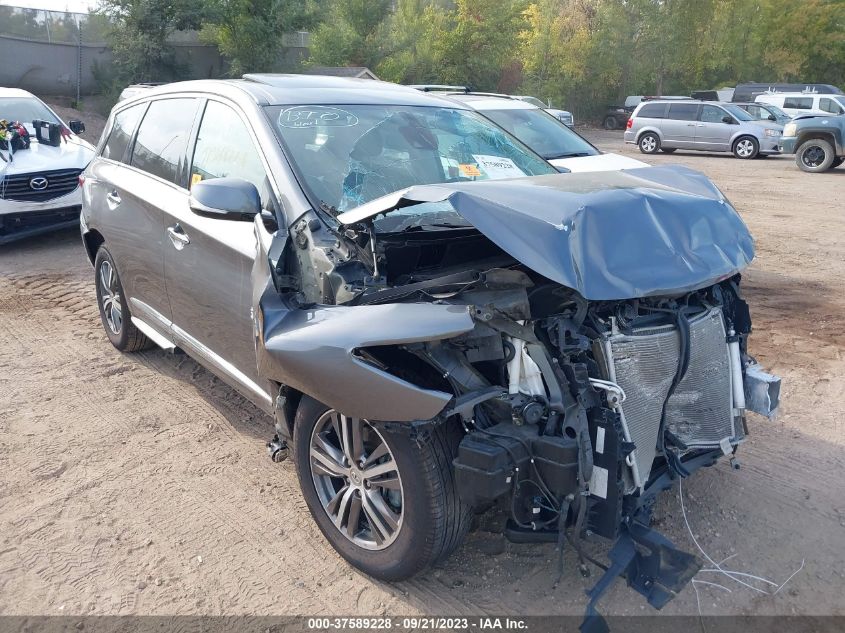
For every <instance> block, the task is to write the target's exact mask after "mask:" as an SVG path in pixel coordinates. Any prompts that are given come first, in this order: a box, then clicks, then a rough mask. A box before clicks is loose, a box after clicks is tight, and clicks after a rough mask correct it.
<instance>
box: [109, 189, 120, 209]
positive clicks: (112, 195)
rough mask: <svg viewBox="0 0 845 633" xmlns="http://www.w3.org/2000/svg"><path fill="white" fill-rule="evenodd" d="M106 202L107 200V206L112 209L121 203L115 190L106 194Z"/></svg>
mask: <svg viewBox="0 0 845 633" xmlns="http://www.w3.org/2000/svg"><path fill="white" fill-rule="evenodd" d="M106 200H108V203H109V206H110V207H111V208H112V209H114V208H115V207H116V206H117V205H119V204H120V203H121V199H120V194H119V193H118V192H117V189H112V190H111V191H109V192H108V193H107V194H106Z"/></svg>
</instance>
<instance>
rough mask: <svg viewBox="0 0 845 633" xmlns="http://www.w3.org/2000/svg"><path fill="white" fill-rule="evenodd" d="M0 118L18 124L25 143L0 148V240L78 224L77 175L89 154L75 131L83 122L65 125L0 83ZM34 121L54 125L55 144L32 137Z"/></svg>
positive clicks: (39, 103)
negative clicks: (13, 148) (27, 141)
mask: <svg viewBox="0 0 845 633" xmlns="http://www.w3.org/2000/svg"><path fill="white" fill-rule="evenodd" d="M2 119H5V120H6V121H8V122H9V123H12V122H14V121H19V122H20V123H22V124H23V126H24V127H25V128H26V129H27V132H29V136H30V146H29V148H27V149H19V150H16V151H15V152H14V153H12V152H10V151H8V149H6V150H4V149H0V244H3V243H6V242H10V241H12V240H15V239H20V238H23V237H28V236H32V235H37V234H40V233H44V232H46V231H50V230H55V229H58V228H65V227H69V226H76V225H78V224H79V211H80V209H81V207H82V191H81V188H80V186H79V175H80V174H81V173H82V170H83V169H85V167H86V166H87V165H88V163H89V162H91V159H92V158H93V157H94V147H93V146H92V145H91V144H90V143H87V142H85V141H83V140H82V139H81V138H79V136H78V134H81V133H82V132H84V131H85V125H84V124H83V123H82V122H81V121H70V122H69V123H67V124H66V123H65V122H64V121H62V120H61V119H60V118H59V116H58V115H57V114H56V113H55V112H53V110H51V109H50V108H49V107H48V106H47V105H46V104H45V103H44V102H43V101H41V100H40V99H38V98H37V97H36V96H35V95H33V94H31V93H29V92H27V91H25V90H19V89H17V88H0V120H2ZM35 120H38V121H44V122H46V123H48V124H56V125H58V126H60V127H59V129H60V130H61V134H60V136H59V139H58V143H57V144H56V145H49V144H47V143H39V142H38V139H37V136H36V131H35V128H34V127H33V123H32V122H33V121H35Z"/></svg>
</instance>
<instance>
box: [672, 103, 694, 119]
mask: <svg viewBox="0 0 845 633" xmlns="http://www.w3.org/2000/svg"><path fill="white" fill-rule="evenodd" d="M697 117H698V104H697V103H672V104H670V105H669V115H668V117H667V118H669V119H675V120H676V121H695V120H696V118H697Z"/></svg>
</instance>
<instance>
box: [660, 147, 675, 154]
mask: <svg viewBox="0 0 845 633" xmlns="http://www.w3.org/2000/svg"><path fill="white" fill-rule="evenodd" d="M676 149H677V148H676V147H661V148H660V151H661V152H663V153H664V154H671V153H672V152H674V151H675V150H676Z"/></svg>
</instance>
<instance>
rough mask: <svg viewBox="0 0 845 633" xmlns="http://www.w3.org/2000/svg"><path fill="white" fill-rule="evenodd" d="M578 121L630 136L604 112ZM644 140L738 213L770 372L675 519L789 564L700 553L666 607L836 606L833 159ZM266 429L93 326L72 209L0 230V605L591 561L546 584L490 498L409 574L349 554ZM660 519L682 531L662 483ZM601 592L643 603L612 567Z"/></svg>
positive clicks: (198, 609) (840, 508)
mask: <svg viewBox="0 0 845 633" xmlns="http://www.w3.org/2000/svg"><path fill="white" fill-rule="evenodd" d="M88 120H90V118H89V119H88ZM87 122H88V121H86V123H87ZM89 129H91V128H89ZM586 135H587V136H588V137H589V138H590V139H591V140H593V142H594V143H596V144H597V145H598V146H599V147H601V148H602V149H604V150H606V151H616V152H621V153H624V154H630V155H637V156H639V153H638V152H637V151H636V150H635V149H632V148H631V147H630V146H629V147H626V146H624V145H623V143H622V136H621V132H604V131H597V130H595V131H594V130H587V131H586ZM90 138H91V139H92V140H93V141H95V140H96V136H94V135H91V137H90ZM649 160H650V162H653V163H659V164H663V163H681V164H685V165H689V166H691V167H693V168H696V169H699V170H701V171H703V172H705V173H706V174H708V175H709V176H710V177H711V178H712V179H713V180H714V181H715V182H716V183H717V185H718V186H719V187H720V188H721V189H722V190H723V191H724V192H725V194H726V195H727V196H728V197H729V198H730V199H731V200H732V201H733V202H734V204H735V205H736V207H737V208H738V209H739V211H740V213H741V214H742V216H743V217H744V219H745V220H746V222H747V223H748V224H749V226H750V228H751V230H752V232H753V234H754V235H755V237H756V239H757V259H756V260H755V262H754V264H753V265H752V266H751V268H750V270H749V271H748V272H747V274H746V276H745V283H744V286H745V289H746V294H747V298H748V299H749V301H750V303H751V307H752V315H753V317H754V325H755V332H754V334H753V336H752V340H751V351H752V353H753V354H755V355H756V356H757V358H758V359H759V361H760V362H761V363H762V364H763V365H764V366H766V367H767V368H769V369H770V370H772V371H774V372H776V373H778V374H780V375H781V376H783V379H784V389H783V407H782V411H781V415H780V417H779V418H778V419H777V420H775V421H767V420H765V419H762V418H760V417H757V416H753V415H752V416H751V419H750V421H749V429H750V439H749V441H748V442H747V443H746V444H745V446H744V447H743V449H742V451H741V463H742V468H741V470H738V471H735V470H731V469H730V468H729V465H728V464H727V462H725V463H720V464H719V465H717V466H715V467H713V468H711V469H707V470H705V471H702V472H700V473H699V474H697V475H696V476H695V477H694V478H692V480H690V481H689V482H688V484H687V485H686V486H685V488H684V501H685V507H686V511H687V517H688V520H689V523H690V526H691V529H692V532H693V533H694V534H695V537H696V539H697V540H698V542H699V543H700V544H701V546H702V547H703V548H704V549H705V551H706V552H707V553H708V554H709V555H710V556H711V557H712V558H714V559H715V560H722V559H724V558H726V557H728V556H733V558H731V559H730V560H729V561H728V562H727V563H726V565H727V566H729V567H730V568H731V569H734V570H739V571H744V572H748V573H752V574H755V575H758V576H764V577H766V578H769V579H771V580H772V581H773V582H774V583H775V584H776V585H780V584H781V583H782V582H783V581H785V580H786V579H787V578H788V577H789V576H790V575H791V574H793V572H795V571H796V570H799V571H798V572H797V573H796V574H795V575H794V577H792V579H791V580H790V582H789V583H788V584H787V585H786V586H785V587H784V588H783V590H782V591H779V592H777V594H776V595H771V594H774V592H775V589H776V588H777V587H776V586H773V585H766V584H765V583H760V582H759V581H755V582H754V583H753V584H755V585H756V586H757V587H759V588H760V589H761V590H764V591H765V592H767V593H762V592H758V591H754V590H752V589H748V588H745V587H742V586H741V585H739V584H737V583H734V582H732V581H731V580H729V579H726V578H724V577H721V578H720V576H718V575H716V574H713V573H709V572H702V573H701V574H700V575H699V577H698V578H699V579H700V580H704V581H710V582H718V583H720V584H723V585H726V586H728V587H730V589H731V590H732V591H731V592H730V593H728V592H727V591H724V590H722V589H719V588H717V587H713V586H710V585H703V584H702V585H695V586H693V585H690V586H688V587H687V588H686V589H685V590H684V591H683V592H682V593H681V594H680V595H679V596H678V597H677V598H676V599H675V600H674V601H673V602H671V603H670V604H669V605H667V607H666V608H665V609H664V611H663V612H664V613H670V614H695V613H698V611H699V609H700V610H701V612H703V613H704V614H714V615H715V614H762V613H766V614H794V613H800V614H845V599H843V597H842V590H841V588H842V587H843V579H845V576H843V573H845V498H843V495H842V490H843V489H844V488H845V457H844V456H843V455H844V454H843V444H845V431H843V425H842V422H841V420H840V417H841V416H840V412H839V411H838V409H837V407H835V406H833V405H835V404H836V403H837V402H839V401H841V399H842V397H843V395H845V378H843V374H845V372H843V369H845V360H843V351H845V335H844V334H843V331H845V328H844V327H843V325H845V323H843V314H845V298H843V289H844V288H843V281H842V280H843V277H845V247H844V246H843V241H842V237H841V236H842V234H843V230H845V213H843V209H845V168H842V169H837V170H835V171H833V172H831V173H827V174H822V175H808V174H804V173H802V172H800V171H799V170H798V169H797V168H796V166H795V164H794V163H793V161H792V160H791V158H789V157H776V158H769V159H766V160H755V161H739V160H735V159H733V158H731V157H727V156H724V155H715V154H714V155H707V154H693V153H683V152H677V153H675V154H673V155H672V156H668V155H659V156H656V157H652V158H650V159H649ZM643 257H644V258H647V257H648V254H647V253H644V254H643ZM837 406H838V405H837ZM271 434H272V425H271V421H270V420H269V419H268V418H267V417H266V416H265V415H264V414H263V413H261V412H260V411H259V410H258V409H256V408H255V407H254V406H252V405H251V404H250V403H249V402H247V401H245V400H244V399H243V398H242V397H240V396H239V395H238V394H237V393H236V392H234V391H233V390H232V389H230V388H229V387H228V386H226V385H225V384H223V383H222V382H221V381H219V380H218V379H216V378H215V377H214V376H212V375H211V374H210V373H208V372H207V371H205V370H204V369H202V368H201V367H200V366H199V365H197V364H196V363H194V362H193V361H192V360H190V359H189V358H187V357H186V356H184V355H173V354H168V353H165V352H162V351H146V352H143V353H140V354H135V355H123V354H120V353H118V352H116V351H115V350H114V349H113V348H112V347H111V346H110V345H109V343H108V341H107V340H106V338H105V336H104V334H103V332H102V329H101V325H100V323H99V318H98V315H97V311H96V305H95V299H94V292H93V279H92V271H91V267H90V265H89V264H88V262H87V260H86V258H85V254H84V252H83V250H82V247H81V244H80V241H79V238H78V234H77V232H76V231H72V230H71V231H65V232H62V233H57V234H54V235H50V236H46V237H40V238H37V239H32V240H28V241H24V242H20V243H17V244H14V245H10V246H6V247H4V248H3V249H2V250H0V472H2V473H3V476H2V478H0V614H6V615H14V614H20V615H24V614H30V615H32V614H49V615H58V614H69V613H70V614H76V615H82V614H121V615H122V614H158V615H170V614H267V615H283V614H307V615H312V614H343V615H353V614H357V615H364V614H390V615H401V614H417V613H425V614H490V613H498V614H502V613H508V614H515V615H529V614H547V613H548V614H581V613H582V612H583V608H584V606H585V597H584V590H585V589H587V588H589V587H590V586H591V585H592V583H593V582H594V580H595V577H593V578H590V579H584V578H582V577H581V576H580V575H579V574H578V573H577V568H576V565H575V562H576V561H575V559H574V557H573V555H572V554H571V552H568V553H567V555H566V558H565V565H566V567H565V574H564V577H563V580H562V582H561V583H560V585H559V586H558V587H557V589H553V587H552V585H553V581H554V578H555V567H554V559H555V551H554V549H553V547H552V546H551V545H530V546H527V545H512V544H509V543H506V542H505V541H504V540H503V539H502V538H501V537H499V536H497V535H495V534H493V533H491V532H488V531H486V530H485V525H487V522H486V521H481V525H480V528H479V529H478V530H476V531H474V532H473V533H471V534H470V536H469V538H468V539H467V542H466V544H465V545H464V546H463V547H462V548H461V550H460V551H458V552H457V554H456V555H454V556H453V557H452V558H451V559H450V560H448V561H446V563H445V564H443V565H442V566H441V567H439V568H437V569H434V570H432V571H430V572H428V573H425V574H423V575H421V576H419V577H417V578H415V579H413V580H411V581H408V582H403V583H398V584H392V585H391V584H385V583H380V582H375V581H373V580H371V579H369V578H367V577H365V576H363V575H361V574H359V573H358V572H357V571H355V570H354V569H352V568H351V567H349V565H347V564H346V563H345V562H344V561H343V560H342V559H341V558H339V557H338V556H337V555H336V554H335V553H334V551H333V550H332V549H331V548H330V547H329V546H328V545H327V544H326V542H325V541H324V540H323V538H322V537H321V535H320V533H319V531H318V530H317V528H316V527H315V526H314V524H313V523H312V521H311V519H310V516H309V514H308V512H307V509H306V507H305V505H304V503H303V501H302V498H301V496H300V493H299V491H298V486H297V482H296V478H295V475H294V473H293V470H292V468H291V466H290V465H289V464H282V465H278V464H273V463H272V462H271V461H270V460H269V459H267V457H266V454H265V450H264V442H266V440H267V439H268V438H269V437H270V435H271ZM656 523H657V525H658V526H659V528H660V529H661V530H663V531H664V532H665V533H666V534H667V535H668V536H669V537H670V538H672V539H673V540H674V541H675V542H676V543H677V544H678V545H679V546H681V547H682V548H685V549H687V550H690V551H694V548H695V546H694V544H693V543H692V541H691V539H690V534H689V533H688V532H687V528H686V527H685V525H684V519H683V516H682V513H681V507H680V504H679V498H678V492H677V490H675V491H673V492H671V493H667V495H665V496H664V498H663V499H661V501H660V502H659V503H658V505H657V508H656ZM592 547H593V549H594V550H595V552H596V553H597V554H602V553H603V552H604V551H605V545H604V544H603V543H600V542H598V543H595V544H593V545H592ZM802 561H803V567H802ZM602 610H603V611H604V612H605V613H608V614H641V613H649V612H650V607H647V606H645V605H644V601H643V600H642V599H641V598H640V597H639V596H638V595H636V594H634V593H633V592H631V591H630V590H628V589H626V588H625V587H624V586H623V584H622V583H617V584H616V585H615V586H614V588H613V589H612V590H611V591H610V592H609V594H608V595H607V596H606V598H605V600H604V601H603V603H602Z"/></svg>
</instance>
